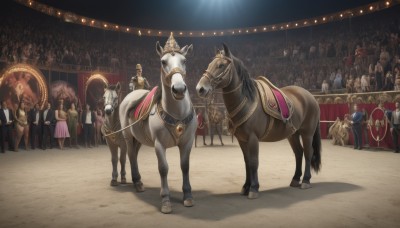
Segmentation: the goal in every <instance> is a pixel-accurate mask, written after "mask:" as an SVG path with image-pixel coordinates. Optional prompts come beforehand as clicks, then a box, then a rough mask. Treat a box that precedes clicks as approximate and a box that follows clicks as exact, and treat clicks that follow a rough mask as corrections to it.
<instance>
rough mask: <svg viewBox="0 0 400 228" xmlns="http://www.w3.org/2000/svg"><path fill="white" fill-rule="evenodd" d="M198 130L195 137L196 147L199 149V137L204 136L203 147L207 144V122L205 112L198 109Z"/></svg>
mask: <svg viewBox="0 0 400 228" xmlns="http://www.w3.org/2000/svg"><path fill="white" fill-rule="evenodd" d="M196 113H197V130H196V136H195V137H194V146H195V147H197V136H198V135H202V136H203V145H204V146H205V145H207V144H206V133H207V122H206V121H205V119H204V117H203V110H202V109H200V108H199V109H197V112H196Z"/></svg>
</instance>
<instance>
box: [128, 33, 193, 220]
mask: <svg viewBox="0 0 400 228" xmlns="http://www.w3.org/2000/svg"><path fill="white" fill-rule="evenodd" d="M192 48H193V46H192V45H190V46H187V45H186V46H185V47H183V48H182V49H180V47H179V46H178V44H177V43H176V41H175V39H174V38H173V36H172V34H171V36H170V37H169V39H168V41H167V43H166V45H165V47H164V48H162V47H161V46H160V44H159V42H157V43H156V50H157V53H158V54H159V56H160V58H161V86H159V87H158V88H157V92H156V94H155V95H154V99H153V100H154V102H153V103H152V107H151V109H150V112H149V114H148V116H144V117H140V118H139V119H138V118H134V117H132V114H133V113H136V112H135V108H136V106H137V104H138V103H139V102H140V101H141V100H142V98H143V97H144V96H145V95H146V94H148V93H149V92H148V90H134V91H132V92H131V93H129V94H128V95H127V96H126V97H125V98H124V100H123V101H122V102H121V104H120V120H121V127H122V128H123V129H124V128H126V127H128V128H126V129H125V130H124V131H123V135H124V138H125V141H126V145H127V148H128V156H129V160H130V162H131V169H132V170H131V171H132V181H133V184H134V186H135V188H136V191H137V192H142V191H144V188H143V183H142V182H141V176H140V173H139V168H138V163H137V156H138V151H139V148H140V146H141V144H144V145H147V146H153V147H155V152H156V155H157V159H158V170H159V173H160V177H161V193H160V195H161V198H162V203H161V212H163V213H170V212H171V211H172V207H171V202H170V192H169V188H168V181H167V175H168V163H167V159H166V149H167V148H171V147H174V146H178V148H179V151H180V158H181V162H180V165H181V169H182V176H183V186H182V190H183V202H184V206H186V207H191V206H193V205H194V201H193V197H192V191H191V186H190V181H189V157H190V152H191V149H192V145H193V140H194V137H195V131H196V128H197V118H196V113H195V111H194V108H193V105H192V102H191V100H190V97H189V93H188V90H187V87H186V83H185V81H184V78H185V76H186V64H185V63H186V58H185V56H186V54H187V53H188V52H189V51H191V50H192ZM130 125H131V126H130Z"/></svg>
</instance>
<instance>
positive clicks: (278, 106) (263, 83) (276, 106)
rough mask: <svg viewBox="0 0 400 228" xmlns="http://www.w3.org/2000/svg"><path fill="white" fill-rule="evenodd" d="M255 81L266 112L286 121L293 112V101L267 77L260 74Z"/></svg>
mask: <svg viewBox="0 0 400 228" xmlns="http://www.w3.org/2000/svg"><path fill="white" fill-rule="evenodd" d="M255 82H256V85H257V89H258V91H259V95H260V100H261V103H262V107H263V109H264V112H265V113H266V114H268V115H270V116H272V117H274V118H276V119H278V120H282V121H283V122H285V123H286V122H287V121H288V120H289V119H290V118H291V117H292V114H293V110H294V107H293V103H292V101H291V100H290V99H289V98H288V97H287V96H286V95H285V94H284V93H283V92H282V91H281V90H280V89H279V88H278V87H276V86H274V85H273V84H272V83H271V82H270V81H269V80H268V79H267V78H265V77H262V76H260V77H258V78H257V79H256V80H255Z"/></svg>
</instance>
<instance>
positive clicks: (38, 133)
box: [28, 104, 42, 150]
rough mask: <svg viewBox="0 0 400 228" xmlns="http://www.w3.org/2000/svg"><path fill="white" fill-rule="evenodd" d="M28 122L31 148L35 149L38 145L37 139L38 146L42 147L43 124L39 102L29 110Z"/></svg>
mask: <svg viewBox="0 0 400 228" xmlns="http://www.w3.org/2000/svg"><path fill="white" fill-rule="evenodd" d="M28 123H29V135H30V141H31V148H32V149H33V150H34V149H35V147H36V141H37V142H38V144H39V145H38V147H42V145H41V144H42V126H41V123H40V110H39V104H35V106H34V107H33V108H32V109H31V110H29V112H28Z"/></svg>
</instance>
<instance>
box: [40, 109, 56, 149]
mask: <svg viewBox="0 0 400 228" xmlns="http://www.w3.org/2000/svg"><path fill="white" fill-rule="evenodd" d="M40 122H41V126H42V129H43V138H42V149H43V150H45V149H46V148H47V140H48V139H47V138H48V137H49V138H50V149H52V148H53V139H54V127H55V125H56V118H55V114H54V110H53V109H51V104H50V102H48V103H47V107H46V109H45V110H43V111H42V112H41V115H40Z"/></svg>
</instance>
